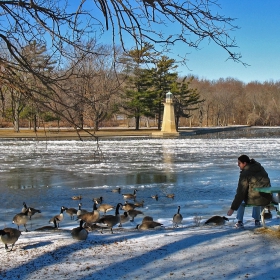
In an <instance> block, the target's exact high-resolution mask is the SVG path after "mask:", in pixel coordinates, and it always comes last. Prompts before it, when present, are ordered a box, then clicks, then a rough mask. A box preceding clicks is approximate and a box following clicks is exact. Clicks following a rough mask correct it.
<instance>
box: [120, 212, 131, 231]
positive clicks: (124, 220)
mask: <svg viewBox="0 0 280 280" xmlns="http://www.w3.org/2000/svg"><path fill="white" fill-rule="evenodd" d="M127 222H129V216H128V214H127V212H126V211H125V212H123V214H122V215H121V216H120V224H119V227H122V224H125V223H127Z"/></svg>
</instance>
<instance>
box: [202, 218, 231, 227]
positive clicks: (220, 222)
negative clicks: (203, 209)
mask: <svg viewBox="0 0 280 280" xmlns="http://www.w3.org/2000/svg"><path fill="white" fill-rule="evenodd" d="M226 221H229V219H228V218H227V217H225V216H223V217H222V216H213V217H211V218H209V219H208V220H207V221H206V222H205V223H204V224H205V225H215V226H222V225H224V224H225V222H226Z"/></svg>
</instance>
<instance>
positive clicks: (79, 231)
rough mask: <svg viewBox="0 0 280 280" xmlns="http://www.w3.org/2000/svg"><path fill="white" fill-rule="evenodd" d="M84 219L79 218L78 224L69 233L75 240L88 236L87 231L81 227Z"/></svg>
mask: <svg viewBox="0 0 280 280" xmlns="http://www.w3.org/2000/svg"><path fill="white" fill-rule="evenodd" d="M83 224H84V221H83V220H80V226H78V227H76V228H73V229H72V230H71V235H72V237H73V238H74V239H77V240H86V239H87V237H88V231H87V230H86V229H85V228H84V227H83Z"/></svg>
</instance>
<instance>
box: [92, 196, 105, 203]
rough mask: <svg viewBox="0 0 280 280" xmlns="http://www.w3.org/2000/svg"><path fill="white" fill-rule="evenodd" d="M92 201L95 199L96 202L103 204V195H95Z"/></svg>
mask: <svg viewBox="0 0 280 280" xmlns="http://www.w3.org/2000/svg"><path fill="white" fill-rule="evenodd" d="M92 201H93V202H94V201H95V203H96V204H101V203H102V201H103V197H102V196H100V197H94V198H93V199H92Z"/></svg>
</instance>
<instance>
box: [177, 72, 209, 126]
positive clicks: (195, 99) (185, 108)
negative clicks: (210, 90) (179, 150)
mask: <svg viewBox="0 0 280 280" xmlns="http://www.w3.org/2000/svg"><path fill="white" fill-rule="evenodd" d="M191 80H192V79H191ZM191 80H189V81H187V78H186V77H185V78H184V79H183V80H182V81H181V82H178V83H174V84H173V88H172V93H173V95H174V113H175V123H176V129H177V130H178V126H179V120H180V118H181V117H185V118H189V117H190V116H191V115H190V111H193V110H197V109H198V107H196V106H195V105H197V104H199V103H202V102H204V100H202V99H200V95H199V93H198V92H197V89H192V88H189V85H190V83H191Z"/></svg>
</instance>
